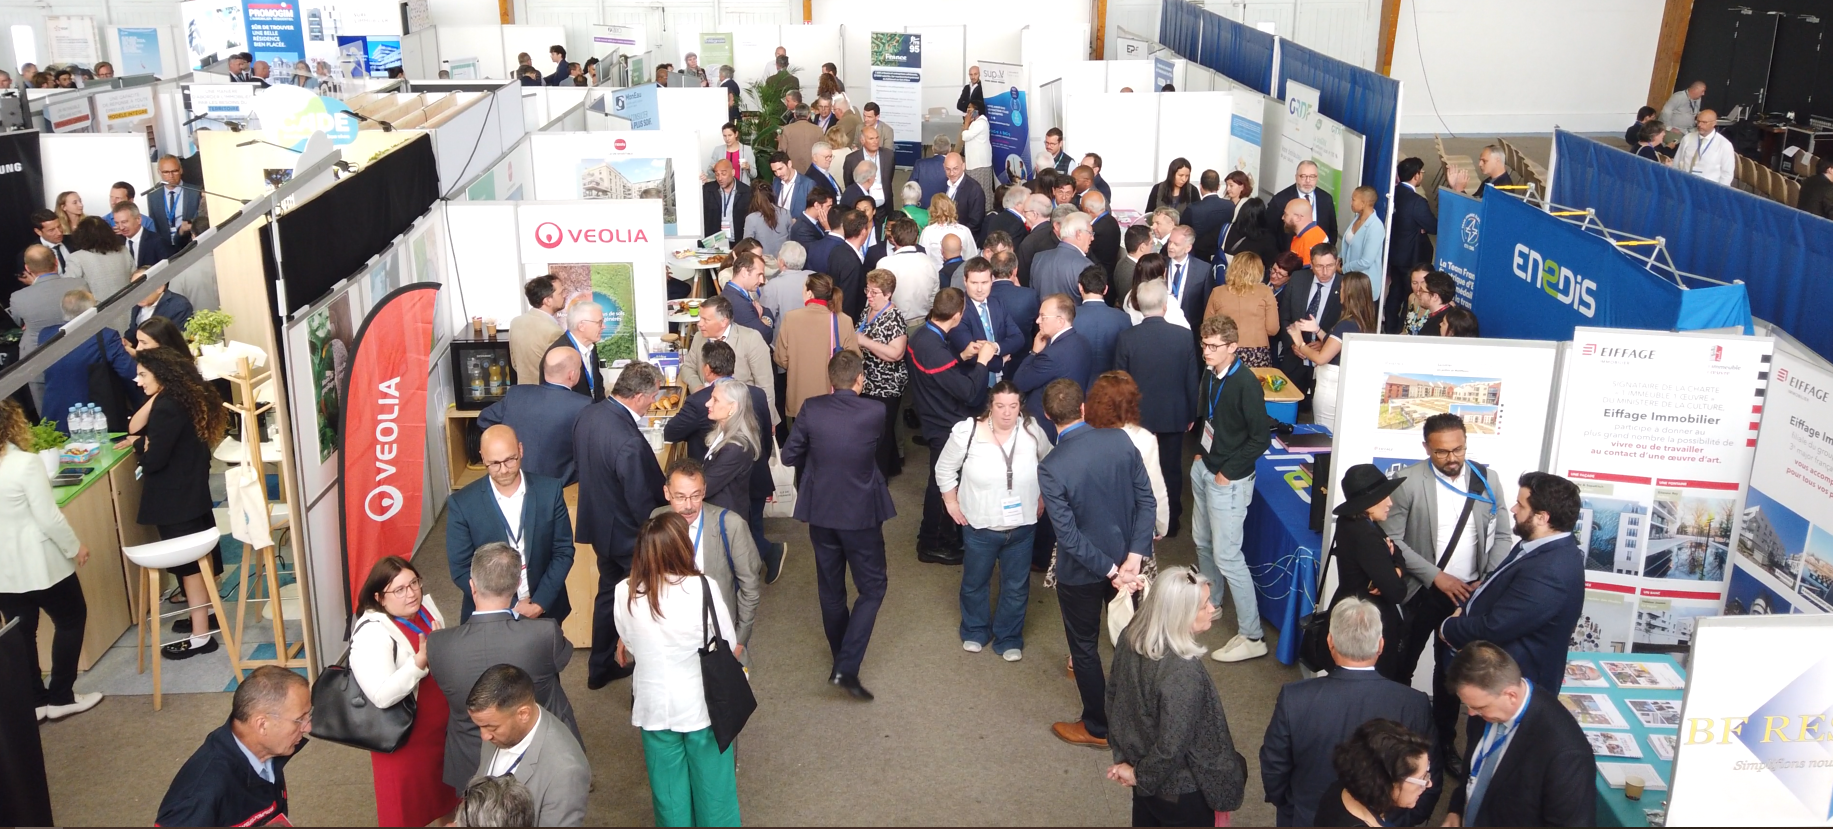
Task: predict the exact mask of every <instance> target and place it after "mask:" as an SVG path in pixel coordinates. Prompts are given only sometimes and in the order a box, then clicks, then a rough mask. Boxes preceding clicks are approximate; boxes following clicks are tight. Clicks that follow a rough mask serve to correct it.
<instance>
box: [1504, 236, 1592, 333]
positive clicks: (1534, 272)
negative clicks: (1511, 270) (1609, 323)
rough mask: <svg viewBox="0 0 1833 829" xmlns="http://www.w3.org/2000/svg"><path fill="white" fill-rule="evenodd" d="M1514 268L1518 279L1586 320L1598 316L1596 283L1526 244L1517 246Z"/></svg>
mask: <svg viewBox="0 0 1833 829" xmlns="http://www.w3.org/2000/svg"><path fill="white" fill-rule="evenodd" d="M1514 264H1515V275H1516V276H1518V277H1521V278H1522V279H1524V280H1526V281H1528V282H1532V283H1536V284H1538V285H1539V286H1540V289H1541V290H1543V291H1545V292H1546V293H1547V296H1550V297H1552V298H1554V299H1557V300H1559V301H1560V302H1562V303H1565V304H1566V305H1569V306H1571V307H1572V310H1574V311H1577V312H1579V313H1580V314H1583V315H1584V316H1586V317H1590V316H1593V315H1595V314H1596V313H1597V300H1596V299H1594V298H1593V297H1592V293H1593V292H1594V291H1596V290H1597V287H1598V284H1597V283H1596V282H1593V281H1591V280H1589V279H1585V278H1584V277H1581V276H1579V275H1578V274H1575V273H1573V272H1572V271H1571V270H1570V269H1568V268H1563V267H1560V265H1559V263H1558V262H1555V261H1553V260H1551V259H1546V258H1544V257H1542V256H1541V255H1540V252H1539V251H1536V250H1534V249H1533V248H1530V247H1528V246H1527V245H1523V244H1517V245H1515V261H1514Z"/></svg>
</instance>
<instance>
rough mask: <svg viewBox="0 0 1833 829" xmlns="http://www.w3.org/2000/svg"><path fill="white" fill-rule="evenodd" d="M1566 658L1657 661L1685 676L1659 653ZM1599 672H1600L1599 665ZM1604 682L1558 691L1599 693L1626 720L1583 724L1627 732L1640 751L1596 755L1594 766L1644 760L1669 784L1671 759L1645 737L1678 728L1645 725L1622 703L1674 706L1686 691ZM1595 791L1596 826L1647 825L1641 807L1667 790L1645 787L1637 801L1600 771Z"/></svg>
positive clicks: (1570, 657) (1654, 803)
mask: <svg viewBox="0 0 1833 829" xmlns="http://www.w3.org/2000/svg"><path fill="white" fill-rule="evenodd" d="M1566 661H1567V662H1568V663H1570V662H1577V661H1583V662H1589V663H1591V664H1592V665H1594V666H1596V665H1599V663H1602V662H1659V663H1662V664H1664V665H1668V666H1670V667H1672V668H1673V669H1674V672H1675V673H1677V674H1679V675H1680V677H1681V679H1685V678H1686V676H1687V672H1686V669H1685V668H1682V667H1680V663H1678V662H1676V661H1674V657H1672V656H1668V655H1667V654H1663V653H1588V652H1584V651H1568V652H1567V653H1566ZM1600 672H1602V669H1601V667H1600ZM1606 676H1608V675H1606ZM1567 679H1568V680H1570V677H1567ZM1604 683H1605V686H1606V687H1601V688H1599V687H1579V686H1576V685H1571V684H1567V685H1565V686H1563V687H1561V688H1560V689H1559V690H1560V692H1561V693H1565V692H1576V693H1592V694H1603V695H1604V696H1606V697H1609V698H1610V701H1611V703H1613V704H1614V705H1615V706H1616V709H1617V714H1618V715H1619V716H1621V717H1622V718H1623V721H1624V722H1626V723H1628V725H1627V726H1626V727H1622V728H1618V727H1615V726H1585V730H1586V731H1627V732H1629V733H1631V734H1633V735H1635V738H1636V747H1637V748H1639V749H1641V750H1642V757H1641V759H1632V758H1627V757H1625V758H1612V757H1602V756H1600V757H1598V758H1597V761H1598V765H1600V766H1602V765H1604V764H1605V763H1647V764H1648V765H1650V766H1654V767H1655V773H1656V774H1659V775H1661V780H1662V781H1663V782H1665V783H1667V784H1668V785H1670V786H1672V785H1673V783H1674V761H1672V760H1663V759H1661V757H1660V756H1659V755H1657V754H1655V748H1654V746H1652V745H1650V744H1649V741H1648V737H1649V735H1650V734H1666V735H1668V736H1670V737H1678V736H1679V734H1680V727H1679V726H1678V725H1674V726H1668V727H1660V728H1649V727H1647V726H1645V725H1643V724H1642V720H1641V719H1639V718H1638V717H1637V716H1636V714H1635V712H1634V711H1631V710H1630V708H1629V704H1628V703H1626V702H1625V700H1632V699H1659V700H1670V701H1672V702H1673V703H1674V704H1675V705H1676V706H1678V705H1679V704H1680V701H1681V698H1682V697H1684V696H1685V694H1686V692H1685V691H1684V690H1681V689H1674V690H1671V691H1670V690H1659V691H1655V690H1648V689H1640V688H1624V687H1622V686H1619V685H1618V684H1617V683H1616V682H1615V681H1613V680H1611V679H1609V678H1606V679H1604ZM1597 792H1598V801H1597V825H1599V826H1647V825H1648V815H1646V814H1644V813H1643V810H1644V809H1653V808H1657V807H1659V806H1660V805H1661V803H1662V801H1664V800H1667V798H1668V793H1667V792H1665V791H1657V790H1655V789H1649V790H1647V791H1645V792H1643V794H1642V799H1641V800H1630V799H1629V798H1628V797H1625V796H1624V795H1623V790H1622V789H1615V788H1611V786H1610V784H1609V783H1608V782H1605V780H1604V775H1603V773H1602V772H1600V773H1599V774H1598V776H1597Z"/></svg>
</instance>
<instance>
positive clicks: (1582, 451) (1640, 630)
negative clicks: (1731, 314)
mask: <svg viewBox="0 0 1833 829" xmlns="http://www.w3.org/2000/svg"><path fill="white" fill-rule="evenodd" d="M1488 215H1493V213H1488V212H1486V216H1488ZM1772 343H1773V341H1771V340H1770V339H1768V338H1757V337H1738V336H1714V335H1687V334H1667V333H1655V332H1639V331H1618V330H1606V329H1594V328H1580V329H1578V330H1577V331H1576V332H1575V339H1574V341H1573V343H1572V345H1571V350H1570V352H1569V353H1568V354H1567V357H1566V368H1565V372H1566V376H1565V378H1564V382H1563V384H1562V388H1563V389H1564V393H1563V396H1562V405H1561V411H1560V426H1559V436H1558V439H1557V442H1556V445H1555V448H1554V454H1553V463H1552V465H1551V467H1550V471H1552V472H1554V473H1556V474H1559V475H1563V476H1565V477H1566V478H1568V479H1570V480H1572V482H1573V483H1575V484H1577V485H1578V487H1579V490H1580V493H1581V495H1582V498H1583V501H1582V503H1583V508H1582V510H1581V511H1580V513H1579V519H1578V524H1577V526H1576V527H1575V528H1574V529H1573V535H1574V536H1576V537H1577V539H1578V543H1579V547H1580V548H1581V549H1582V550H1584V552H1585V556H1586V558H1585V568H1586V570H1587V571H1588V572H1587V581H1586V587H1587V588H1588V590H1589V593H1588V601H1587V603H1586V607H1585V621H1584V622H1582V623H1581V628H1586V629H1587V630H1588V629H1589V626H1592V625H1595V626H1596V628H1597V630H1596V631H1595V632H1586V631H1581V633H1583V634H1584V635H1586V636H1594V637H1595V638H1596V639H1598V640H1600V641H1604V642H1605V643H1606V645H1605V647H1604V648H1602V649H1603V650H1622V648H1621V647H1620V645H1621V643H1622V642H1623V641H1624V640H1625V639H1627V640H1628V641H1629V642H1630V643H1631V647H1632V648H1633V649H1635V650H1637V651H1648V652H1671V651H1678V650H1683V649H1685V648H1687V647H1689V646H1690V644H1691V638H1692V631H1693V625H1694V622H1695V621H1696V620H1697V619H1699V618H1700V617H1703V616H1710V615H1715V614H1717V613H1718V610H1719V607H1720V605H1721V604H1722V602H1723V600H1724V590H1725V582H1726V579H1727V577H1728V576H1727V572H1726V568H1727V566H1728V565H1729V563H1730V562H1729V560H1728V559H1729V553H1730V545H1731V539H1732V534H1733V530H1734V528H1735V527H1736V526H1737V524H1738V514H1737V504H1738V500H1739V495H1740V493H1741V491H1742V489H1743V484H1744V481H1746V480H1747V479H1748V477H1749V475H1750V469H1751V460H1752V455H1753V447H1754V446H1755V445H1756V437H1757V429H1758V426H1759V425H1760V423H1761V422H1762V421H1763V406H1764V396H1765V388H1764V386H1765V378H1766V376H1767V373H1768V371H1769V369H1770V351H1771V348H1772ZM1626 629H1629V630H1627V631H1626ZM1626 632H1627V634H1628V635H1627V636H1625V633H1626Z"/></svg>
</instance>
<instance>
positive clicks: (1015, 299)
mask: <svg viewBox="0 0 1833 829" xmlns="http://www.w3.org/2000/svg"><path fill="white" fill-rule="evenodd" d="M987 261H988V262H989V263H991V264H992V266H993V290H992V292H991V293H990V294H989V296H991V297H993V298H994V299H996V300H998V301H999V304H1000V305H1003V306H1005V309H1006V313H1007V314H1008V315H1010V316H1011V317H1012V322H1013V323H1014V324H1016V325H1017V326H1018V333H1019V334H1021V335H1023V337H1024V339H1023V340H1022V341H1021V342H1023V343H1025V344H1029V343H1030V342H1031V338H1032V337H1035V336H1037V311H1038V305H1039V304H1041V303H1042V299H1041V298H1039V297H1038V295H1037V289H1036V288H1027V287H1025V286H1023V285H1020V284H1018V257H1017V256H1015V255H1013V253H1012V252H1011V251H1000V252H998V253H995V254H993V255H992V256H991V257H988V259H987ZM1026 353H1028V352H1027V351H1025V349H1023V348H1022V347H1021V348H1020V349H1019V350H1018V351H1016V352H1014V353H1012V354H1010V355H1008V356H1009V357H1010V359H1008V360H1006V366H1005V372H1006V373H1007V374H1010V373H1011V372H1013V371H1016V370H1017V369H1018V364H1020V363H1023V362H1024V357H1025V354H1026Z"/></svg>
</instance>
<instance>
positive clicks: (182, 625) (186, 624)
mask: <svg viewBox="0 0 1833 829" xmlns="http://www.w3.org/2000/svg"><path fill="white" fill-rule="evenodd" d="M205 615H207V616H209V617H210V630H211V631H215V630H216V629H217V627H218V625H217V623H216V611H211V612H209V613H207V614H205ZM172 632H173V633H190V632H191V614H189V613H186V614H185V615H184V616H182V617H179V619H178V621H176V622H173V623H172Z"/></svg>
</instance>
